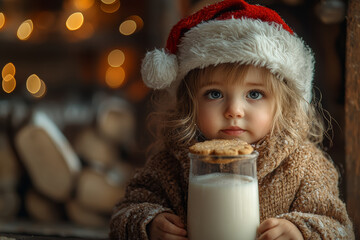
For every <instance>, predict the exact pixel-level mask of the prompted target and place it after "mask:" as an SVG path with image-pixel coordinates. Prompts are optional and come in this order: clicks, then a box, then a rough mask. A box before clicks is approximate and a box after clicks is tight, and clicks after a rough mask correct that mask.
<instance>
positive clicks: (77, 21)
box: [66, 12, 84, 31]
mask: <svg viewBox="0 0 360 240" xmlns="http://www.w3.org/2000/svg"><path fill="white" fill-rule="evenodd" d="M83 23H84V16H83V14H82V13H81V12H76V13H73V14H71V15H70V16H69V17H68V19H67V20H66V27H67V28H68V29H69V30H70V31H74V30H77V29H79V28H80V27H81V26H82V24H83Z"/></svg>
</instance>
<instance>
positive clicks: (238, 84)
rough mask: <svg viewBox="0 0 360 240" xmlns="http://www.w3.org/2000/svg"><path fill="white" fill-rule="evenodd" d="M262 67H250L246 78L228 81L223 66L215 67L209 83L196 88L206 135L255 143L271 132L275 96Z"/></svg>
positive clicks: (199, 118)
mask: <svg viewBox="0 0 360 240" xmlns="http://www.w3.org/2000/svg"><path fill="white" fill-rule="evenodd" d="M262 71H263V70H261V69H260V68H256V67H250V68H249V70H248V71H247V73H246V74H245V77H244V79H243V80H241V79H235V81H225V80H224V79H223V78H224V76H226V75H225V74H224V70H221V69H216V70H215V71H214V74H212V75H211V78H212V79H211V81H209V82H210V84H205V85H204V86H203V87H201V88H200V89H199V90H198V91H197V92H196V99H197V101H198V109H197V125H198V127H199V129H200V131H201V132H202V134H203V135H204V136H205V137H206V138H207V139H232V138H240V139H242V140H244V141H246V142H248V143H255V142H257V141H258V140H260V139H261V138H263V137H264V136H265V135H266V134H268V133H269V132H270V130H271V128H272V123H273V118H274V109H275V98H274V96H273V94H271V92H270V90H269V89H268V88H267V87H266V84H265V79H264V74H262ZM234 82H235V83H234Z"/></svg>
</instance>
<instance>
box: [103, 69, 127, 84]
mask: <svg viewBox="0 0 360 240" xmlns="http://www.w3.org/2000/svg"><path fill="white" fill-rule="evenodd" d="M124 80H125V71H124V69H123V68H122V67H116V68H114V67H109V68H108V69H107V71H106V76H105V82H106V84H107V85H108V86H109V87H111V88H118V87H120V86H121V85H123V84H124Z"/></svg>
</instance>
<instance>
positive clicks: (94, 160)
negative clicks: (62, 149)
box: [73, 128, 119, 168]
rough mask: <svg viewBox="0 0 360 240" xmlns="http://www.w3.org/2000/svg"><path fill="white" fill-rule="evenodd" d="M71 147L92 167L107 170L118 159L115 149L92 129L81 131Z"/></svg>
mask: <svg viewBox="0 0 360 240" xmlns="http://www.w3.org/2000/svg"><path fill="white" fill-rule="evenodd" d="M73 145H74V149H75V151H76V152H77V154H78V155H79V156H81V157H83V159H84V161H86V162H87V163H88V164H89V165H91V166H94V167H97V166H99V167H103V168H107V167H110V166H112V165H113V164H114V163H115V162H116V161H117V160H118V159H119V156H118V153H117V150H116V149H115V147H113V145H112V144H111V143H109V142H107V141H106V140H104V139H103V138H101V137H100V136H99V134H98V133H97V132H96V131H95V130H94V129H93V128H86V129H84V130H82V131H81V132H80V133H79V134H78V136H77V137H76V138H75V140H74V144H73Z"/></svg>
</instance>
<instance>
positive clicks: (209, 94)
mask: <svg viewBox="0 0 360 240" xmlns="http://www.w3.org/2000/svg"><path fill="white" fill-rule="evenodd" d="M205 96H206V97H208V98H209V99H219V98H222V97H223V95H222V93H221V92H220V91H218V90H209V91H207V92H206V93H205Z"/></svg>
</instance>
